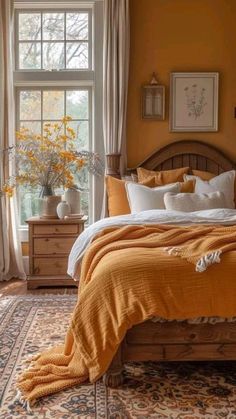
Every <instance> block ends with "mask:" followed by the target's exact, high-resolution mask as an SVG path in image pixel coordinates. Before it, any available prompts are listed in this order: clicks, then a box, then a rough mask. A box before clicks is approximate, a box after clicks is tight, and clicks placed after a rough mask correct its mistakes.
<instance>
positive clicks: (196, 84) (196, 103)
mask: <svg viewBox="0 0 236 419" xmlns="http://www.w3.org/2000/svg"><path fill="white" fill-rule="evenodd" d="M170 77H171V79H170V131H172V132H197V131H201V132H210V131H218V96H219V73H217V72H211V73H210V72H209V73H208V72H207V73H203V72H199V73H171V76H170Z"/></svg>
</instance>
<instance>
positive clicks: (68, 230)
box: [33, 224, 78, 236]
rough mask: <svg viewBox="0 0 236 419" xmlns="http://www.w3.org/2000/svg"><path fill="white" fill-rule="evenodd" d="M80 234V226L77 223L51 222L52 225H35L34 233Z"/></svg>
mask: <svg viewBox="0 0 236 419" xmlns="http://www.w3.org/2000/svg"><path fill="white" fill-rule="evenodd" d="M76 233H77V234H78V226H77V225H76V224H74V225H73V224H68V225H66V224H50V225H37V224H36V225H34V230H33V234H34V235H36V234H37V235H40V236H42V235H44V236H45V235H50V234H55V235H58V234H76Z"/></svg>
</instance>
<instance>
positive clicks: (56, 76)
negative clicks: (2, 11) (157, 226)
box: [14, 0, 104, 241]
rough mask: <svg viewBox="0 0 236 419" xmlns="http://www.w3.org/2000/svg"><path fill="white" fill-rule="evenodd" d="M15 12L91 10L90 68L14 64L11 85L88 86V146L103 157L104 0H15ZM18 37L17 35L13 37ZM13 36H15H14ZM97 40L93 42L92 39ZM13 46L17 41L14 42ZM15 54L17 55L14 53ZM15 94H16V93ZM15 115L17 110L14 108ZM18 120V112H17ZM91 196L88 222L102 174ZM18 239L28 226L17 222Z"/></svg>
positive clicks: (98, 202) (97, 205) (94, 214)
mask: <svg viewBox="0 0 236 419" xmlns="http://www.w3.org/2000/svg"><path fill="white" fill-rule="evenodd" d="M14 4H15V14H16V19H17V14H18V12H19V11H21V12H24V11H29V12H30V11H32V12H33V11H37V10H39V11H42V10H43V11H44V10H46V11H61V10H66V11H67V10H69V11H78V9H80V10H82V9H84V10H86V11H90V13H91V22H92V25H90V28H91V40H92V56H91V69H89V70H60V71H47V70H40V69H39V70H19V69H17V67H16V66H15V71H14V86H15V91H16V95H17V89H19V88H21V89H23V88H30V87H32V88H37V87H39V88H50V87H52V88H57V87H58V88H61V89H66V88H73V87H74V88H75V89H76V88H80V87H81V88H83V87H84V88H88V89H89V90H90V91H91V95H90V96H91V100H90V105H89V106H91V109H89V112H90V116H91V118H92V119H91V124H90V133H89V134H90V144H91V150H92V151H94V152H97V153H99V155H100V156H101V157H102V158H103V156H104V145H103V128H102V53H101V51H102V45H103V0H87V1H82V0H74V1H68V2H65V1H63V0H57V1H56V0H55V1H37V0H36V1H32V0H28V1H19V0H15V3H14ZM16 39H17V38H16ZM16 39H15V40H16ZM95 40H96V42H95ZM15 47H16V45H15ZM16 54H18V51H17V49H16ZM15 56H17V55H15ZM16 97H17V96H16ZM16 115H17V112H16ZM16 124H17V116H16ZM91 186H92V187H91V196H90V198H89V199H90V214H89V215H90V219H91V222H93V221H96V220H97V219H99V218H100V215H101V208H102V200H103V178H102V177H95V176H92V178H91ZM19 233H20V239H21V241H27V240H28V227H27V226H19Z"/></svg>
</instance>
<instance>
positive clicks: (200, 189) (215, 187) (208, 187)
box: [184, 170, 235, 208]
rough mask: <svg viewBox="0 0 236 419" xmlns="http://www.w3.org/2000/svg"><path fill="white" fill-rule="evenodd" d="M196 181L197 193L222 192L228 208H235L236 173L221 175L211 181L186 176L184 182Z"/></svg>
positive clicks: (231, 171) (230, 172) (232, 171)
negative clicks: (235, 182) (235, 187)
mask: <svg viewBox="0 0 236 419" xmlns="http://www.w3.org/2000/svg"><path fill="white" fill-rule="evenodd" d="M193 179H195V180H196V183H195V190H194V192H196V193H209V192H216V191H220V192H223V193H224V195H225V199H226V205H227V206H226V208H235V203H234V180H235V171H234V170H230V171H229V172H224V173H221V174H220V175H219V176H215V177H213V178H212V179H210V180H202V179H201V178H200V177H198V176H192V175H184V180H193Z"/></svg>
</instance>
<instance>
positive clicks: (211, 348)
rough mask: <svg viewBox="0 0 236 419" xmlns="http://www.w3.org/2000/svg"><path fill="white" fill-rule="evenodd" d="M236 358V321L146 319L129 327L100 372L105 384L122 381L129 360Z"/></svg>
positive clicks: (110, 385) (116, 383)
mask: <svg viewBox="0 0 236 419" xmlns="http://www.w3.org/2000/svg"><path fill="white" fill-rule="evenodd" d="M210 360H211V361H213V360H214V361H222V360H225V361H226V360H236V323H229V322H222V323H216V324H209V323H204V324H189V323H188V322H186V321H183V322H177V321H173V322H164V323H154V322H152V321H150V320H149V321H146V322H144V323H141V324H139V325H137V326H134V327H132V328H131V329H130V330H129V331H128V332H127V334H126V336H125V339H124V340H123V342H122V343H121V345H120V346H119V349H118V351H117V353H116V355H115V356H114V358H113V361H112V363H111V365H110V367H109V368H108V370H107V372H106V373H105V374H104V376H103V380H104V383H105V384H106V385H107V386H109V387H118V386H120V385H121V384H122V383H123V364H124V363H125V362H129V361H158V362H160V361H210Z"/></svg>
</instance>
